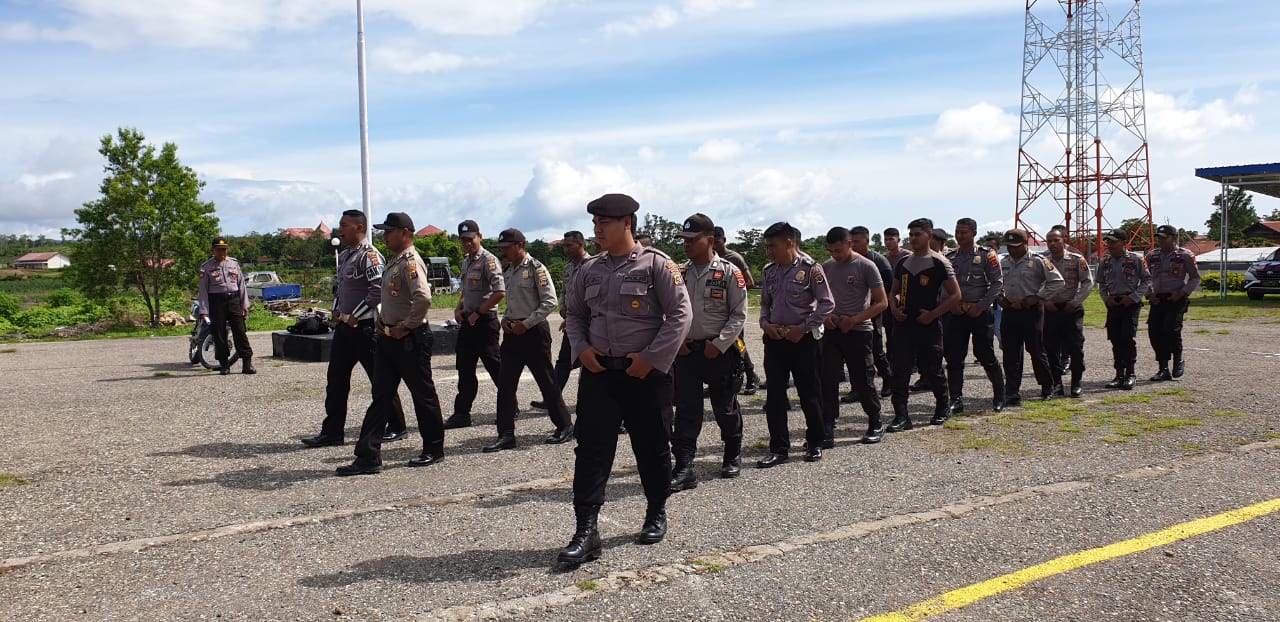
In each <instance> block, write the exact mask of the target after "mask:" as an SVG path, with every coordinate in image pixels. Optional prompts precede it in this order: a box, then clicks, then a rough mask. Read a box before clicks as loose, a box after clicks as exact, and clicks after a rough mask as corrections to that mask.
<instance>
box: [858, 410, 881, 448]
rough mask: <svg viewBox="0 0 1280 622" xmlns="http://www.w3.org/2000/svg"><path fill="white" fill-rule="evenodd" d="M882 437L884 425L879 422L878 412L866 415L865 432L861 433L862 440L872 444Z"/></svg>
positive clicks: (864, 442)
mask: <svg viewBox="0 0 1280 622" xmlns="http://www.w3.org/2000/svg"><path fill="white" fill-rule="evenodd" d="M882 438H884V426H883V425H881V424H880V414H879V413H876V414H874V415H867V432H866V434H863V435H862V442H863V444H866V445H874V444H876V443H879V442H880V439H882Z"/></svg>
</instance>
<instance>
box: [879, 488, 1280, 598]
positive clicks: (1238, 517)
mask: <svg viewBox="0 0 1280 622" xmlns="http://www.w3.org/2000/svg"><path fill="white" fill-rule="evenodd" d="M1274 512H1280V499H1272V500H1270V501H1264V502H1262V503H1258V504H1255V505H1250V506H1248V507H1243V508H1240V509H1238V510H1231V511H1230V512H1224V513H1222V514H1218V515H1216V516H1210V517H1208V518H1201V519H1199V520H1193V521H1191V522H1187V523H1182V524H1180V525H1174V526H1172V527H1169V528H1168V529H1162V530H1160V531H1157V532H1154V533H1149V534H1147V535H1144V536H1138V537H1137V538H1133V539H1132V540H1125V541H1123V542H1116V543H1115V544H1108V545H1107V546H1103V547H1099V548H1096V549H1089V550H1087V551H1080V552H1079V553H1072V554H1071V555H1064V556H1062V557H1059V558H1057V559H1054V560H1050V561H1047V562H1045V563H1043V564H1038V565H1035V566H1032V567H1030V568H1024V569H1022V570H1019V571H1017V572H1011V573H1009V574H1007V575H1004V576H1000V577H996V578H994V579H990V580H987V581H983V582H982V583H975V584H973V585H970V586H968V587H962V588H960V589H958V590H953V591H950V592H947V593H946V594H943V595H941V596H938V597H936V598H930V599H929V600H924V601H920V602H918V603H916V604H914V605H911V606H910V607H907V608H905V609H899V610H897V611H894V612H891V613H886V614H882V615H878V616H871V617H869V618H863V619H862V621H861V622H914V621H916V620H924V619H927V618H931V617H933V616H936V615H941V614H943V613H946V612H948V611H953V610H956V609H959V608H961V607H965V606H968V605H971V604H973V603H976V602H978V601H980V600H983V599H986V598H991V597H992V596H995V595H997V594H1001V593H1004V592H1008V591H1010V590H1016V589H1018V588H1020V587H1022V586H1024V585H1026V584H1028V583H1031V582H1033V581H1039V580H1040V579H1044V578H1047V577H1052V576H1054V575H1058V574H1062V573H1064V572H1069V571H1072V570H1075V569H1077V568H1082V567H1084V566H1088V565H1090V564H1096V563H1098V562H1103V561H1107V560H1110V559H1115V558H1117V557H1123V556H1125V555H1131V554H1133V553H1140V552H1142V551H1145V550H1148V549H1152V548H1155V547H1157V546H1164V545H1166V544H1172V543H1174V542H1177V541H1179V540H1184V539H1186V538H1190V537H1193V536H1198V535H1201V534H1205V533H1209V532H1211V531H1217V530H1219V529H1222V528H1224V527H1230V526H1232V525H1238V524H1240V523H1245V522H1248V521H1251V520H1253V519H1255V518H1259V517H1262V516H1266V515H1267V514H1272V513H1274Z"/></svg>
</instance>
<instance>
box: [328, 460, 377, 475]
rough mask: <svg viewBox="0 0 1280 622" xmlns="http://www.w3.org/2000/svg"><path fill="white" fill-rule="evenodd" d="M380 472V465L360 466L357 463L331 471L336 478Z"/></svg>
mask: <svg viewBox="0 0 1280 622" xmlns="http://www.w3.org/2000/svg"><path fill="white" fill-rule="evenodd" d="M381 472H382V465H380V464H360V463H359V462H352V463H351V464H344V465H342V466H340V467H338V468H337V469H335V470H334V471H333V474H334V475H337V476H338V477H348V476H351V475H373V474H374V473H381Z"/></svg>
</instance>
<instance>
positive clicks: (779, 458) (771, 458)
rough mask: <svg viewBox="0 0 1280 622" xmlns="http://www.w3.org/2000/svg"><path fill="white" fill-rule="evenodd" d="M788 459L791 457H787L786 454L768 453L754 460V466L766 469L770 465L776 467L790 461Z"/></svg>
mask: <svg viewBox="0 0 1280 622" xmlns="http://www.w3.org/2000/svg"><path fill="white" fill-rule="evenodd" d="M790 461H791V458H789V457H788V456H787V454H775V453H770V454H769V455H767V456H765V457H763V458H761V459H760V460H758V461H756V468H757V469H767V468H770V467H776V466H778V465H779V464H786V463H787V462H790Z"/></svg>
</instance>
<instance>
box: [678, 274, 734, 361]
mask: <svg viewBox="0 0 1280 622" xmlns="http://www.w3.org/2000/svg"><path fill="white" fill-rule="evenodd" d="M680 273H681V275H683V277H684V285H685V288H686V289H687V290H688V291H689V304H690V305H691V307H692V309H693V322H692V323H691V324H690V326H689V337H688V338H689V339H694V340H703V339H710V340H711V342H712V343H714V344H715V346H716V348H717V349H718V350H720V351H721V352H725V351H728V349H729V348H731V347H733V344H734V342H736V341H737V340H738V335H740V334H741V333H742V327H743V325H745V324H746V323H747V280H746V279H745V278H744V277H743V276H742V271H741V270H739V269H738V267H737V266H735V265H734V264H733V263H732V262H730V261H729V260H728V259H726V258H724V257H720V256H719V255H716V254H714V253H713V254H712V256H711V263H709V264H707V265H705V266H698V265H695V264H694V263H693V262H692V261H686V262H684V264H682V265H681V266H680Z"/></svg>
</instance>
